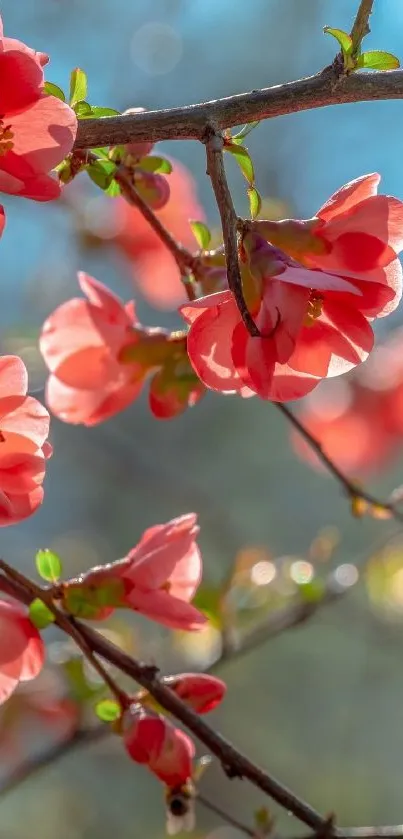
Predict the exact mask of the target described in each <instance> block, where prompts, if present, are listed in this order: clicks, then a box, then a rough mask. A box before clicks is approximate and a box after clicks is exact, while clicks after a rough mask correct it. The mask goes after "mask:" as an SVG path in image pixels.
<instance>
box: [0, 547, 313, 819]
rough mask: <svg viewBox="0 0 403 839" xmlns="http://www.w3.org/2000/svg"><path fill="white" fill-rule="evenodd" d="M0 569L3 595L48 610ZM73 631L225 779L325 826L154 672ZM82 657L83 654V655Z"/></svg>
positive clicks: (91, 633) (88, 633)
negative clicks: (203, 751)
mask: <svg viewBox="0 0 403 839" xmlns="http://www.w3.org/2000/svg"><path fill="white" fill-rule="evenodd" d="M1 567H2V568H3V569H4V570H5V571H6V569H7V572H6V573H7V574H8V581H7V592H8V593H12V592H13V591H14V596H15V597H16V598H17V599H19V600H22V602H25V603H27V604H29V603H30V602H31V600H32V597H33V596H35V597H38V596H39V597H40V596H42V599H43V600H44V602H45V603H46V605H48V606H49V608H50V605H49V602H48V600H49V597H48V596H47V593H46V590H41V589H40V590H39V591H40V592H41V593H40V594H39V595H38V593H37V588H38V587H36V586H35V584H33V583H32V582H31V581H30V580H25V578H24V577H23V575H22V574H19V573H18V572H15V570H14V569H12V573H13V577H14V576H15V583H14V579H13V577H11V576H10V571H9V566H8V565H7V564H6V563H4V561H1ZM2 587H3V586H2V578H1V575H0V589H1V588H2ZM52 611H53V613H54V615H55V623H56V625H57V626H59V628H60V629H62V630H63V631H64V632H66V634H68V635H70V637H72V638H73V639H74V640H75V641H77V638H76V636H75V633H74V632H72V631H71V624H70V622H69V621H68V620H67V621H66V619H65V618H66V616H65V615H63V614H62V613H61V612H60V611H59V610H58V609H57V608H55V607H53V609H52ZM74 627H75V629H76V630H77V631H78V632H79V633H80V635H81V638H82V642H83V646H82V647H81V648H82V650H83V652H84V647H89V648H90V649H91V651H92V654H96V655H97V656H101V657H102V658H104V659H105V660H106V661H108V662H109V663H110V664H113V665H114V666H115V667H116V668H117V669H118V670H120V671H121V672H122V673H125V674H126V675H127V676H130V677H131V678H132V679H134V680H135V681H136V682H137V683H138V684H139V685H141V686H142V687H143V688H145V689H146V690H148V691H149V693H150V694H151V696H153V697H154V699H156V700H157V702H158V703H159V704H160V705H161V706H162V707H163V708H164V709H165V710H166V711H168V712H169V713H170V714H172V716H174V717H175V718H176V719H177V720H179V721H180V722H181V723H183V725H184V726H186V728H188V729H189V731H191V732H192V734H194V736H195V737H197V738H198V739H199V740H200V741H201V742H202V743H203V744H204V745H205V746H206V747H207V749H208V750H209V752H211V754H213V755H215V757H217V758H218V760H219V761H220V762H221V764H222V767H223V769H224V771H225V772H226V773H227V775H228V776H229V777H237V778H245V779H247V780H248V781H250V783H251V784H252V785H253V786H255V787H257V788H258V789H261V790H262V792H265V793H266V794H267V795H268V796H269V797H270V798H272V799H273V800H274V801H276V802H277V804H279V805H280V807H283V808H284V809H285V810H287V811H289V812H290V813H292V814H293V815H294V816H295V817H296V818H297V819H299V820H300V821H301V822H303V824H306V825H307V826H308V827H310V828H312V829H313V830H315V831H317V830H319V829H320V828H321V827H323V826H324V824H325V823H326V819H324V818H323V817H322V816H321V815H320V814H319V813H318V812H317V811H316V810H314V808H313V807H311V806H310V805H309V804H307V803H306V802H305V801H303V800H302V799H301V798H299V797H298V796H296V795H295V794H294V793H293V792H291V790H289V789H287V787H285V786H284V785H283V784H282V783H280V782H279V781H277V780H276V778H274V777H273V776H272V775H270V774H268V773H267V772H266V771H265V770H263V769H261V768H260V767H259V766H257V765H256V764H255V763H253V761H251V760H250V759H249V758H248V757H247V756H246V755H244V754H242V752H240V751H238V749H236V748H235V747H234V746H232V744H231V743H229V742H228V741H227V740H225V738H224V737H222V735H221V734H219V733H218V732H216V731H214V729H212V728H210V726H209V725H207V723H205V722H204V720H203V719H202V718H201V717H199V716H198V715H197V714H196V713H194V711H192V710H191V709H190V708H189V707H188V706H187V705H185V703H184V702H182V701H181V700H180V699H179V698H178V697H177V696H176V694H175V693H174V692H173V691H171V690H170V689H169V687H168V686H166V685H165V684H164V683H163V681H162V680H161V679H159V678H158V668H156V667H154V666H151V665H148V664H144V663H143V662H140V661H137V660H136V659H134V658H131V657H130V656H128V655H127V654H126V653H125V652H123V650H120V649H119V648H118V647H116V646H115V645H114V644H112V643H111V642H110V641H108V640H107V639H106V638H104V637H103V636H102V635H100V634H99V633H98V632H96V631H95V630H93V629H90V627H87V626H85V625H84V624H83V623H81V622H80V621H74ZM84 654H85V653H84Z"/></svg>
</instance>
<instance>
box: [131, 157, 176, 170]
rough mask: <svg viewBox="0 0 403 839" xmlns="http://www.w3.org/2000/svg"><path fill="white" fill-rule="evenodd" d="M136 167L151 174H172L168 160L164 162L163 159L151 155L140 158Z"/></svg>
mask: <svg viewBox="0 0 403 839" xmlns="http://www.w3.org/2000/svg"><path fill="white" fill-rule="evenodd" d="M138 166H139V169H142V170H143V172H153V173H154V174H159V175H170V174H171V172H172V164H171V163H170V162H169V160H165V157H154V155H152V154H150V155H147V157H142V158H140V160H139V162H138Z"/></svg>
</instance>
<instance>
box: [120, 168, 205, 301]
mask: <svg viewBox="0 0 403 839" xmlns="http://www.w3.org/2000/svg"><path fill="white" fill-rule="evenodd" d="M168 182H169V188H170V198H169V201H168V202H167V203H166V204H165V206H164V207H163V208H162V209H160V210H158V211H157V216H158V218H159V219H160V221H161V222H162V224H163V225H164V226H165V227H166V228H167V229H168V230H169V232H170V233H171V234H172V236H173V237H174V238H175V239H176V240H178V241H180V242H182V244H183V245H185V247H187V248H191V249H192V248H194V245H195V241H194V237H193V233H192V231H191V228H190V226H189V219H199V220H203V219H204V218H205V214H204V210H203V209H202V207H201V206H200V203H199V201H198V198H197V195H196V188H195V184H194V181H193V178H192V177H191V175H190V173H189V172H188V170H187V169H185V167H184V166H182V165H181V164H180V163H178V162H177V161H176V160H175V161H173V170H172V172H171V174H170V175H169V178H168ZM114 206H115V208H116V209H115V212H116V213H117V222H118V231H119V232H118V234H117V235H116V237H115V243H116V244H117V245H118V247H119V248H120V249H121V250H122V252H123V253H124V254H125V255H126V256H127V257H128V258H129V259H130V260H131V261H132V262H133V267H132V273H133V278H134V281H135V283H136V285H137V286H138V287H139V289H140V291H141V292H142V294H143V295H144V297H145V298H146V300H148V301H149V302H150V303H151V304H152V305H153V306H155V307H157V308H160V309H171V308H175V306H176V305H178V304H179V303H181V302H182V301H183V300H184V299H185V294H184V291H183V285H182V282H181V278H180V273H179V269H178V266H177V264H176V262H175V259H174V257H173V256H172V254H171V253H170V252H169V251H168V250H167V248H166V246H165V245H164V244H163V243H162V242H161V240H160V238H159V237H158V235H157V233H155V232H154V230H153V229H152V228H151V227H150V225H149V224H148V222H147V221H146V220H145V219H144V217H143V216H142V215H141V213H140V212H139V210H138V209H137V208H136V207H133V206H131V205H130V204H128V202H127V201H125V200H124V199H123V198H122V199H117V200H116V201H115V204H114Z"/></svg>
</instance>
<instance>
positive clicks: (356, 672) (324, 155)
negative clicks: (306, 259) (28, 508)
mask: <svg viewBox="0 0 403 839" xmlns="http://www.w3.org/2000/svg"><path fill="white" fill-rule="evenodd" d="M357 5H358V4H357V0H250V2H248V3H241V2H239V3H234V2H233V0H231V2H230V0H221V2H216V0H135V2H130V0H114V2H113V3H110V2H108V0H97V2H96V3H95V2H93V0H20V1H19V2H18V3H16V2H15V0H3V3H2V4H1V11H2V14H3V18H4V22H5V30H6V34H7V35H10V36H13V37H17V38H19V39H21V40H24V41H26V42H27V43H28V44H29V45H31V46H34V47H36V48H38V49H42V50H45V51H48V52H49V54H50V56H51V64H50V65H49V67H48V68H47V74H46V75H47V78H48V79H49V80H51V81H53V82H55V83H56V84H59V85H60V86H61V87H63V88H64V89H66V88H67V85H68V78H69V73H70V70H71V69H72V68H73V67H75V66H80V67H82V68H83V69H85V70H86V72H87V74H88V77H89V85H90V101H91V102H94V103H96V104H101V105H105V106H106V105H108V106H110V107H115V108H117V109H119V110H123V109H125V108H127V107H131V106H132V107H134V106H138V105H143V106H145V107H147V108H160V107H169V106H174V105H180V104H184V103H190V102H197V101H201V100H205V99H210V98H216V97H220V96H226V95H230V94H232V93H235V92H240V91H244V90H248V89H252V88H259V87H264V86H268V85H271V84H276V83H279V82H282V81H286V80H291V79H294V78H297V77H300V76H303V75H308V74H310V73H314V72H316V71H317V70H318V69H320V68H321V67H322V66H325V65H326V64H328V63H330V61H331V60H332V58H333V56H334V53H335V47H336V44H335V42H334V40H333V39H331V38H330V37H328V36H324V35H323V34H322V28H323V26H324V25H331V26H335V27H340V28H343V29H346V30H348V29H349V28H350V26H351V22H352V20H353V17H354V14H355V11H356V7H357ZM144 27H145V28H144ZM402 27H403V3H402V2H401V0H378V2H376V1H375V12H374V14H373V17H372V22H371V29H372V32H371V35H370V36H369V37H368V39H367V42H366V43H367V48H368V49H371V48H380V49H385V50H388V51H391V52H394V53H395V54H397V55H399V56H400V58H402V57H403V41H402V31H403V28H402ZM402 113H403V111H402V104H401V102H400V101H394V102H377V103H375V102H374V103H362V104H358V105H354V106H352V105H348V106H342V107H337V108H333V109H329V108H326V109H322V110H318V111H312V112H305V113H301V114H295V115H290V116H285V117H281V118H279V119H277V120H273V121H269V122H267V123H266V124H262V125H260V126H259V128H258V129H257V130H256V131H254V132H253V133H252V134H251V135H250V138H248V147H249V150H250V152H251V154H252V157H253V160H254V163H255V167H256V174H257V185H258V187H259V189H260V191H261V192H262V194H263V195H265V196H270V197H273V198H277V199H281V200H282V201H285V202H286V203H287V204H288V206H289V208H290V213H292V214H296V215H299V216H300V217H307V216H310V215H312V214H314V212H315V210H316V209H317V208H318V207H319V206H320V204H321V203H322V202H323V201H324V200H325V199H326V198H327V197H328V196H329V195H330V193H331V192H332V191H333V190H334V189H336V188H337V187H339V186H341V185H342V184H343V183H345V182H346V181H348V180H350V179H352V178H354V177H357V176H358V175H360V174H364V173H366V172H371V171H379V172H380V173H381V174H382V191H384V192H387V193H392V194H395V195H397V196H398V197H400V198H402V197H403V169H402V166H401V129H402V127H403V118H402ZM161 151H162V152H163V153H166V154H169V155H173V156H174V157H176V158H177V159H178V160H180V161H182V162H183V163H184V164H185V165H186V166H187V167H188V168H189V169H190V170H191V172H192V174H193V176H194V177H195V179H196V181H197V184H198V190H199V195H200V198H201V201H202V204H203V206H204V207H205V209H206V212H207V215H208V218H209V220H210V221H211V224H212V225H216V224H217V212H216V209H215V206H214V202H213V198H212V194H211V188H210V184H209V182H208V179H207V178H206V176H205V161H204V158H203V149H202V148H201V147H199V146H198V145H197V144H195V143H194V144H192V143H185V142H183V143H182V142H181V143H174V142H172V143H165V144H162V145H161ZM231 164H232V161H231V160H230V161H229V163H228V171H229V175H230V181H231V185H232V187H233V192H234V197H235V199H236V203H237V206H238V208H239V210H240V211H241V212H245V213H246V212H247V210H246V200H245V190H244V183H243V182H242V178H241V176H240V175H239V173H238V172H237V171H236V167H235V165H231ZM82 178H84V176H82ZM71 188H73V189H74V186H73V187H71ZM88 189H89V190H90V189H91V187H90V186H88ZM110 201H111V203H110V207H111V209H110V212H111V218H113V212H114V211H113V199H110ZM4 204H5V206H6V211H7V219H8V221H7V229H6V232H5V234H4V236H3V239H2V242H1V248H2V264H3V271H2V275H3V276H2V283H1V287H0V323H1V329H2V332H1V335H0V347H1V350H2V351H3V352H5V351H8V352H10V351H18V352H20V351H21V352H22V354H23V357H24V358H25V359H26V360H27V363H29V366H30V369H31V371H32V376H33V378H32V384H33V387H34V389H35V390H36V392H37V395H38V397H39V398H41V395H42V388H43V382H44V378H43V371H42V370H41V368H40V366H39V365H38V359H37V357H36V351H35V342H36V339H37V335H38V330H39V327H40V325H41V323H42V322H43V320H44V318H45V316H46V315H47V314H49V312H50V311H52V309H53V308H54V307H55V305H57V304H58V303H59V302H61V301H62V300H65V299H68V298H69V297H71V296H74V295H75V294H76V279H75V276H76V271H77V269H83V270H86V271H88V272H89V273H92V274H94V276H96V277H97V278H98V279H99V280H101V281H103V282H105V283H107V284H109V285H110V286H111V287H113V288H114V289H115V290H116V291H118V292H119V293H120V294H121V295H122V296H124V297H125V298H126V299H128V298H129V297H130V296H131V295H132V293H133V289H132V286H131V283H130V281H129V278H128V272H125V270H124V269H123V268H122V260H121V257H119V255H118V254H117V253H116V252H114V250H113V249H102V250H90V249H84V248H83V246H82V245H80V244H79V243H78V242H77V239H76V237H75V231H74V223H73V220H72V217H71V214H70V213H69V211H68V208H67V207H66V206H65V205H64V204H63V203H59V204H52V205H50V206H46V205H43V206H41V205H40V204H38V205H36V204H34V203H30V202H28V201H26V202H23V201H19V200H14V199H8V198H6V199H5V200H4ZM138 311H139V314H140V318H141V320H142V321H143V322H145V323H149V324H152V325H154V324H157V323H160V324H161V325H164V324H167V325H170V326H172V325H173V324H176V323H178V324H179V319H178V318H177V316H176V315H175V314H174V313H158V312H157V313H156V312H155V311H152V310H151V308H150V307H149V306H148V304H147V303H146V301H145V300H142V299H141V298H138ZM401 320H402V316H401V312H400V311H398V312H397V313H396V314H394V315H393V316H392V317H391V318H388V319H387V322H382V323H381V325H380V327H379V328H378V327H377V336H378V339H379V340H381V339H382V336H384V335H386V334H387V331H388V330H389V329H390V328H392V327H394V326H397V325H399V324H400V323H401ZM51 441H52V443H53V445H54V456H53V458H52V460H51V461H50V463H49V468H48V475H47V478H46V484H45V492H46V495H45V503H44V505H43V508H42V509H41V510H40V511H39V512H38V513H37V514H36V515H35V516H34V517H33V518H32V519H30V520H28V521H27V522H25V523H23V524H21V525H19V526H18V527H11V528H8V529H5V530H3V532H2V548H1V552H2V555H4V556H5V557H6V558H7V559H8V560H9V561H10V562H15V563H16V564H17V563H18V566H19V567H21V568H23V569H24V570H26V571H28V570H32V568H33V556H34V553H35V551H36V550H37V549H38V548H39V547H50V548H52V549H54V550H57V551H58V552H59V553H60V554H61V556H62V557H63V559H64V563H65V569H66V573H67V574H68V575H73V574H74V573H76V572H78V571H79V570H82V569H84V568H85V567H89V566H90V565H91V564H95V563H97V564H98V563H102V562H107V561H110V560H112V559H115V558H117V557H119V556H122V555H123V554H124V553H125V552H126V551H127V550H128V549H129V548H131V547H132V546H133V545H134V544H135V543H136V541H137V540H138V538H139V536H140V534H141V532H142V530H143V529H144V528H145V527H146V526H148V525H150V524H153V523H156V522H160V521H165V520H167V519H168V518H170V517H172V516H175V515H179V514H181V513H182V512H186V511H190V510H195V511H197V512H198V513H199V516H200V524H201V537H200V544H201V547H202V549H203V556H204V559H205V581H206V584H208V585H211V586H214V585H215V586H216V585H218V584H219V582H220V581H221V580H222V579H223V578H224V577H225V575H226V573H227V572H228V569H229V568H230V567H231V565H232V563H233V562H234V558H235V556H236V554H237V552H238V551H239V550H240V549H242V548H245V546H265V547H266V548H267V549H268V550H269V551H270V553H271V554H272V556H274V557H282V556H289V555H291V556H297V557H298V556H302V557H303V556H305V555H306V552H307V551H308V549H309V545H310V543H311V542H312V540H313V539H314V538H315V536H316V534H317V532H318V531H319V530H320V529H321V528H323V527H324V526H327V525H332V526H335V527H337V528H338V531H339V535H340V543H339V545H338V548H337V551H336V552H335V554H334V557H333V558H332V559H331V560H329V562H328V563H327V565H326V568H323V567H322V566H321V567H320V569H319V571H318V570H317V569H315V573H316V574H319V575H320V574H323V573H325V572H326V571H327V570H328V566H329V565H331V564H332V563H354V564H355V563H357V565H358V566H359V570H360V571H361V569H362V568H363V567H364V563H365V559H366V557H368V556H369V555H370V554H371V552H373V550H374V545H376V544H377V543H379V541H380V540H382V539H383V538H384V537H385V536H386V535H387V534H388V533H389V532H392V531H396V525H395V524H393V523H389V522H374V521H371V520H366V519H364V520H361V521H355V520H354V519H352V517H351V515H350V513H349V509H348V504H347V503H346V499H345V498H344V497H343V495H342V493H341V491H340V488H339V487H338V486H336V484H335V482H334V481H333V480H332V479H331V478H328V477H325V476H322V475H320V476H319V475H317V474H315V473H314V472H312V471H311V470H310V468H309V467H308V466H306V465H304V464H302V463H300V462H299V461H297V459H296V457H295V455H294V454H293V452H292V450H291V448H290V445H289V441H288V429H287V428H286V427H285V426H284V424H283V422H282V421H281V420H280V419H279V417H278V416H277V414H276V412H275V410H274V409H273V408H271V407H270V405H269V404H265V403H263V402H258V401H257V400H236V399H233V398H220V397H219V396H217V395H208V396H207V397H206V398H205V399H204V400H203V401H202V402H201V404H200V405H198V406H197V407H196V408H194V409H193V410H191V411H188V412H187V413H185V414H184V415H183V416H182V417H180V418H178V419H175V420H174V421H171V422H166V423H164V422H159V421H157V420H155V419H153V418H151V417H150V413H149V409H148V406H147V403H146V399H145V398H142V399H140V400H139V401H138V402H136V403H135V404H133V405H132V406H131V407H130V408H129V409H128V410H127V411H125V413H124V414H121V415H119V416H117V417H115V418H113V419H112V420H110V421H109V422H108V423H106V424H105V425H102V426H100V427H98V428H95V429H91V430H88V429H83V428H77V427H73V426H67V425H63V424H62V423H60V422H58V421H57V420H54V421H53V423H52V431H51ZM402 466H403V463H402V462H396V463H395V465H394V470H393V473H388V474H383V475H382V476H381V477H380V478H379V479H378V480H375V481H374V482H373V487H374V489H375V490H376V491H379V493H386V492H387V491H389V490H391V489H392V488H393V487H394V486H396V485H397V484H399V483H401V481H402V474H403V469H402ZM397 556H398V557H399V562H400V558H401V565H402V567H403V540H402V548H401V549H400V552H399V547H398V548H397ZM378 594H379V592H378ZM284 597H286V595H284ZM392 600H393V598H392ZM270 604H271V600H270V597H268V602H267V608H270ZM392 607H393V608H392ZM402 617H403V599H402V592H401V587H400V590H399V591H397V590H396V591H395V597H394V600H393V603H392V606H391V599H390V597H389V599H388V598H386V600H385V598H383V599H382V596H379V598H378V601H377V603H374V601H373V600H371V599H369V598H368V591H367V578H366V577H365V574H364V575H363V577H362V580H361V579H360V583H359V585H358V586H357V587H356V588H355V589H354V591H353V592H351V593H349V594H348V595H347V597H346V599H345V600H343V601H341V602H339V603H337V604H335V605H332V606H329V608H328V610H324V611H322V612H320V613H319V614H318V616H317V617H315V618H313V619H312V620H311V622H310V623H308V624H307V625H306V626H304V627H302V628H299V629H298V630H295V631H292V632H290V633H287V634H285V635H283V636H282V637H279V638H277V639H275V640H272V641H269V642H268V643H267V644H265V645H263V646H262V647H260V648H259V649H258V650H256V651H255V652H252V653H251V654H249V655H248V656H247V657H245V658H242V659H241V660H240V661H239V662H233V663H231V662H229V663H227V664H225V665H223V666H222V668H221V670H220V675H222V677H223V678H224V679H225V680H226V681H227V683H228V689H229V690H228V697H227V699H226V700H225V703H224V705H223V706H222V707H221V708H220V710H219V711H217V712H215V715H214V718H212V721H213V722H214V723H215V724H216V725H217V726H218V727H219V728H220V730H221V731H222V732H223V734H224V735H225V736H226V737H228V738H229V739H230V740H233V741H234V743H235V744H236V745H238V746H239V747H240V748H242V749H244V750H247V752H248V754H249V755H250V757H251V758H252V759H253V760H255V761H257V762H258V763H260V764H261V765H262V766H265V767H267V768H268V769H269V770H270V771H271V772H273V773H274V774H275V775H277V776H278V777H279V778H280V779H282V780H283V781H284V782H285V783H286V784H287V785H288V786H289V787H291V788H292V789H293V790H295V792H296V793H298V794H300V795H301V796H302V797H304V798H306V799H307V800H309V801H310V803H311V804H312V805H313V806H315V807H317V808H318V809H319V810H321V811H322V812H329V811H335V812H336V813H337V816H338V819H339V821H340V823H341V824H347V823H351V824H355V823H356V824H370V823H382V822H383V823H390V824H391V823H394V822H399V821H403V811H402V793H401V788H402V773H403V757H402V751H403V733H402V732H403V712H402V707H403V663H402V662H403V624H402V623H401V619H402ZM129 626H130V634H131V643H132V644H133V645H134V649H135V652H137V653H138V654H139V655H142V656H143V657H145V658H149V659H152V660H155V661H156V662H157V663H158V664H160V665H161V666H162V668H163V669H164V671H166V672H169V671H170V669H173V670H175V669H176V670H180V669H189V668H190V669H191V668H192V667H193V666H199V667H203V666H204V665H205V664H206V663H208V657H209V651H208V649H207V647H208V641H207V640H206V641H205V645H206V648H204V647H203V644H200V645H199V649H198V650H196V648H194V646H192V645H190V646H189V645H187V644H186V643H185V642H183V639H181V638H174V639H172V638H171V639H169V640H168V641H167V639H166V636H165V634H164V633H163V632H162V631H160V630H158V629H155V628H153V627H149V626H148V625H147V624H146V623H145V622H144V621H138V622H133V621H132V622H131V623H130V624H129ZM115 628H116V627H115ZM37 747H38V744H37ZM40 747H41V743H39V750H40ZM0 767H1V777H5V776H6V775H7V771H8V767H9V756H8V755H7V753H6V750H2V744H1V741H0ZM202 789H203V793H204V794H205V795H206V797H210V798H211V799H212V800H213V801H216V802H217V803H218V804H220V805H221V806H223V807H226V808H227V809H229V810H230V811H231V812H232V813H233V814H234V815H237V816H239V817H241V818H243V819H244V821H246V822H252V821H253V812H254V810H256V809H257V808H258V807H259V806H261V805H262V804H266V805H267V804H268V803H269V802H267V800H266V801H265V800H264V799H263V796H262V795H260V794H258V793H257V792H256V791H254V790H252V789H251V788H250V787H249V786H248V785H247V784H246V783H241V782H239V781H228V780H226V779H225V777H224V776H223V774H222V772H221V771H220V770H219V768H217V767H215V766H214V767H213V768H212V769H210V770H209V771H208V773H207V774H206V776H205V778H204V780H203V783H202ZM269 804H270V803H269ZM273 812H274V813H275V814H276V815H277V814H278V815H279V822H278V825H279V830H281V831H282V833H283V834H286V835H287V836H293V835H295V834H296V833H298V830H300V826H299V825H298V824H297V823H296V822H294V821H293V820H292V819H291V818H289V817H288V816H287V815H286V814H284V813H278V811H277V810H276V808H275V807H273ZM197 830H198V833H199V835H200V836H204V835H206V834H207V833H208V834H209V835H210V836H214V837H216V839H231V837H232V835H235V833H236V831H234V830H233V829H230V828H228V827H225V826H223V825H222V824H220V823H219V820H218V819H217V818H216V817H215V816H213V815H211V814H209V813H207V812H206V811H205V810H202V809H200V811H198V824H197ZM305 832H306V831H305ZM32 833H34V834H35V835H38V836H40V837H41V839H104V837H105V839H106V837H110V836H111V835H112V834H113V833H114V834H116V835H118V836H119V839H136V838H137V837H139V839H140V837H156V839H157V837H160V836H161V837H162V836H163V835H164V815H163V804H162V798H161V791H160V788H159V786H158V784H157V783H156V782H155V781H154V779H153V778H152V777H151V776H148V774H147V773H146V772H145V771H143V770H141V769H140V768H139V767H137V766H135V765H134V764H132V763H130V761H129V760H128V759H127V758H126V756H125V754H123V751H122V748H121V745H120V743H119V742H115V741H113V740H111V739H105V740H104V741H102V742H100V743H99V744H97V745H94V746H91V747H88V748H84V749H77V750H75V751H74V752H72V753H71V754H70V755H69V756H67V757H65V758H63V759H61V760H59V761H58V762H57V763H54V764H53V765H52V766H50V767H49V768H48V769H47V770H45V771H42V772H41V773H40V774H39V773H38V774H37V775H36V776H35V777H33V778H31V779H30V780H29V781H27V782H26V783H25V784H24V785H23V786H21V787H20V788H18V789H15V790H14V791H13V792H11V793H9V794H7V795H6V796H4V797H3V798H1V799H0V837H1V839H26V837H28V836H29V835H32Z"/></svg>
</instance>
